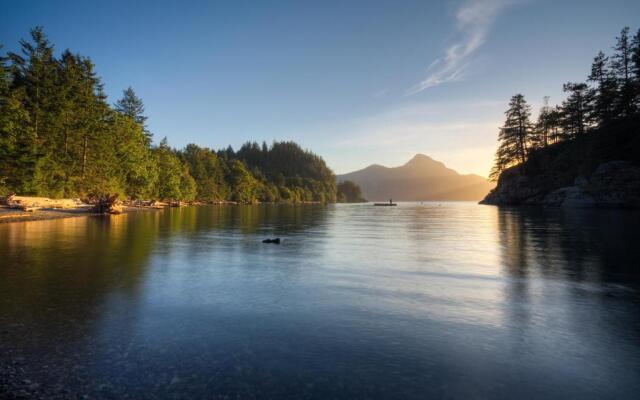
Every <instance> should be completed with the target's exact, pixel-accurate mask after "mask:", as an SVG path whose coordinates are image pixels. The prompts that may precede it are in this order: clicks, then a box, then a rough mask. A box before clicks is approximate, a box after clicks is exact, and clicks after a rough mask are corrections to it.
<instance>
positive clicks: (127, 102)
mask: <svg viewBox="0 0 640 400" xmlns="http://www.w3.org/2000/svg"><path fill="white" fill-rule="evenodd" d="M115 109H116V111H118V112H119V113H121V114H123V115H126V116H128V117H129V118H131V119H133V120H134V121H135V122H136V123H138V124H140V126H141V127H142V129H143V130H144V133H145V136H146V138H147V145H149V144H151V140H152V138H153V135H152V134H151V133H150V132H149V131H148V130H147V126H146V122H147V117H146V116H145V115H144V103H143V102H142V99H141V98H139V97H138V96H137V95H136V93H135V92H134V91H133V88H132V87H131V86H129V87H128V88H126V89H125V90H123V91H122V98H121V99H120V100H118V101H117V102H116V104H115Z"/></svg>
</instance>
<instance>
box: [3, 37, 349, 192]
mask: <svg viewBox="0 0 640 400" xmlns="http://www.w3.org/2000/svg"><path fill="white" fill-rule="evenodd" d="M0 50H1V48H0ZM144 113H145V110H144V104H143V102H142V100H141V99H140V98H139V97H138V96H137V95H136V93H135V92H134V90H133V89H132V88H131V87H129V88H127V89H126V90H124V91H123V94H122V98H120V99H119V100H118V101H117V102H116V103H115V104H113V105H111V104H109V103H108V101H107V96H106V95H105V92H104V87H103V83H102V82H101V79H100V77H99V76H98V75H97V73H96V68H95V66H94V64H93V63H92V61H91V59H90V58H88V57H86V56H82V55H80V54H76V53H73V52H71V51H70V50H65V51H63V52H62V53H61V54H59V55H56V53H55V50H54V46H53V44H52V43H50V41H49V40H48V38H47V36H46V35H45V33H44V31H43V29H42V27H36V28H34V29H32V30H31V35H30V40H22V41H21V42H20V51H19V52H17V53H14V52H3V53H0V195H7V194H12V193H16V194H21V195H36V196H45V197H50V198H63V197H64V198H69V197H74V198H82V199H93V198H101V197H104V196H114V195H117V196H119V197H120V198H121V199H130V200H137V199H160V200H169V201H177V200H180V201H194V200H196V201H200V202H219V201H235V202H241V203H253V202H276V201H285V202H312V201H313V202H334V201H336V196H337V189H336V182H335V175H334V174H333V172H332V171H331V170H330V169H329V168H328V167H327V165H326V164H325V162H324V160H323V159H322V158H321V157H319V156H317V155H315V154H313V153H312V152H310V151H308V150H305V149H303V148H301V147H300V146H299V145H298V144H296V143H294V142H274V143H272V144H271V145H267V144H266V143H262V144H258V143H246V144H244V145H242V147H240V149H238V150H234V149H233V148H231V147H228V148H226V149H223V150H218V151H215V150H212V149H209V148H205V147H200V146H197V145H195V144H189V145H187V146H186V147H185V148H183V149H175V148H172V147H171V146H170V145H169V144H168V142H167V140H166V138H165V139H162V140H161V141H160V142H159V143H158V144H157V145H155V144H154V143H153V140H152V139H153V135H152V133H151V132H150V131H149V130H148V128H147V125H146V121H147V117H146V116H145V114H144Z"/></svg>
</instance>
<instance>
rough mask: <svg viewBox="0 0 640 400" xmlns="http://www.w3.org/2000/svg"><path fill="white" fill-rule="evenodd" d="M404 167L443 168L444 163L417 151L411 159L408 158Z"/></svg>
mask: <svg viewBox="0 0 640 400" xmlns="http://www.w3.org/2000/svg"><path fill="white" fill-rule="evenodd" d="M404 166H405V167H431V168H434V167H435V168H438V169H440V168H445V165H444V164H443V163H441V162H440V161H436V160H434V159H433V158H431V157H429V156H427V155H424V154H421V153H418V154H416V155H415V156H413V158H412V159H411V160H409V161H408V162H407V163H406V164H405V165H404Z"/></svg>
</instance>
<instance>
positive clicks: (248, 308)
mask: <svg viewBox="0 0 640 400" xmlns="http://www.w3.org/2000/svg"><path fill="white" fill-rule="evenodd" d="M638 222H640V219H639V215H638V213H634V212H604V211H590V212H588V211H576V212H567V211H561V210H556V211H553V210H541V209H499V208H495V207H488V206H477V205H475V204H470V203H425V204H400V205H399V206H398V207H393V208H392V207H387V208H384V207H371V206H368V205H330V206H300V207H287V206H283V207H277V206H274V207H271V206H267V207H251V206H246V207H245V206H241V207H193V208H175V209H167V210H163V211H158V212H155V211H154V212H139V213H133V214H126V215H121V216H114V217H105V218H72V219H63V220H54V221H40V222H30V223H16V224H4V225H0V239H1V240H0V255H1V257H0V327H2V329H1V330H0V334H1V335H2V337H1V339H2V340H0V354H2V355H3V356H0V367H2V363H16V362H17V363H18V364H17V365H20V367H21V368H22V369H23V374H24V375H25V376H24V377H25V378H28V379H29V380H31V381H35V382H38V383H40V384H41V385H42V386H43V387H52V386H55V385H56V384H61V385H63V386H64V387H67V388H70V390H71V391H72V393H74V394H78V395H83V394H88V395H89V396H90V397H95V398H120V397H122V396H123V395H124V393H127V394H128V395H129V396H130V397H140V398H145V397H149V398H151V397H156V398H157V397H159V398H165V397H184V398H193V397H196V398H200V397H207V396H210V395H211V394H212V393H215V394H217V395H220V396H228V397H243V398H247V397H248V398H255V397H299V398H354V397H369V398H424V397H448V398H468V397H481V398H519V397H556V398H560V397H583V398H606V397H612V398H616V397H624V395H625V393H627V392H629V391H632V390H640V373H639V372H638V369H637V368H636V367H637V365H639V364H640V348H639V345H638V343H640V340H639V339H640V337H639V336H640V335H639V334H638V332H640V313H639V311H640V301H638V291H639V290H640V287H639V285H638V282H639V281H640V273H639V271H637V267H636V264H637V262H636V260H637V259H638V256H640V249H639V248H638V247H637V245H636V243H637V240H636V239H635V236H636V234H635V229H636V228H637V226H639V225H638ZM274 236H279V237H282V238H283V239H284V240H283V243H282V245H280V246H274V245H264V244H262V243H261V240H262V239H263V238H265V237H274ZM54 365H55V366H56V368H55V372H52V370H51V366H54ZM1 371H2V369H1V368H0V373H1ZM541 382H544V384H541ZM532 393H533V395H532ZM0 397H1V396H0Z"/></svg>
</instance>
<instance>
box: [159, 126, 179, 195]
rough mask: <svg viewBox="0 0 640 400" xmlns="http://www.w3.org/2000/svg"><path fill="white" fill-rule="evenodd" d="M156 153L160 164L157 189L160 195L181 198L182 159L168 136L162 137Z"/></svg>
mask: <svg viewBox="0 0 640 400" xmlns="http://www.w3.org/2000/svg"><path fill="white" fill-rule="evenodd" d="M155 153H156V157H157V164H158V187H157V190H156V193H157V195H158V197H159V198H160V199H162V200H180V199H181V197H182V192H181V187H182V185H183V182H182V181H183V175H184V170H183V168H182V164H181V163H180V159H178V157H177V156H176V155H175V153H174V152H173V150H172V149H171V148H170V147H169V144H168V143H167V138H164V139H162V141H161V142H160V145H159V146H158V148H157V149H156V150H155Z"/></svg>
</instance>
